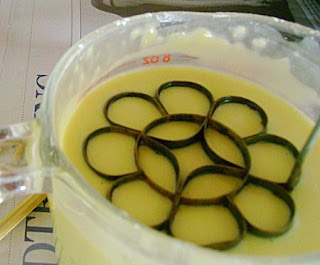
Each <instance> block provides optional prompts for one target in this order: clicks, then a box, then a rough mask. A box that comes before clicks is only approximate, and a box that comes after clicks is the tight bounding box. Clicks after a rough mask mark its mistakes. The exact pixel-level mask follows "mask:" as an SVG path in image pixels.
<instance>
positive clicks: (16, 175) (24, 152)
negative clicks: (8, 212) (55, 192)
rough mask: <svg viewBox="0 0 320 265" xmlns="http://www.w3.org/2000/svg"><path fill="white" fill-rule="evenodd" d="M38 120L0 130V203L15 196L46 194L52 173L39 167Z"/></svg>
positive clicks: (39, 129) (48, 190)
mask: <svg viewBox="0 0 320 265" xmlns="http://www.w3.org/2000/svg"><path fill="white" fill-rule="evenodd" d="M40 134H41V125H40V121H39V120H38V119H36V120H33V121H30V122H24V123H19V124H14V125H9V126H7V127H2V128H1V127H0V203H2V202H3V201H5V200H7V199H9V198H11V197H13V196H14V195H18V194H30V193H48V192H50V187H51V175H52V174H51V173H50V171H51V169H48V168H45V167H43V166H42V161H41V157H40V154H39V143H40Z"/></svg>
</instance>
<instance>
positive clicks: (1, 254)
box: [0, 0, 119, 265]
mask: <svg viewBox="0 0 320 265" xmlns="http://www.w3.org/2000/svg"><path fill="white" fill-rule="evenodd" d="M117 18H119V17H118V16H117V15H114V14H108V13H106V12H103V11H100V10H98V9H96V8H94V7H93V6H92V5H91V3H90V1H87V0H83V1H80V0H69V1H67V0H54V1H44V0H19V1H13V0H0V125H1V126H3V125H4V124H11V123H17V122H21V121H24V120H31V119H33V118H34V117H36V116H37V113H38V110H39V107H40V103H41V101H42V97H43V92H44V89H45V85H46V82H47V78H48V75H49V74H50V72H51V71H52V69H53V67H54V65H55V64H56V63H57V61H58V60H59V58H60V57H61V56H62V55H63V53H64V52H65V51H66V50H67V49H68V48H70V46H71V45H72V44H74V43H75V42H76V41H78V40H79V39H80V38H81V37H82V36H84V35H86V34H87V33H89V32H91V31H93V30H94V29H96V28H98V27H100V26H102V25H104V24H107V23H108V22H111V21H113V20H115V19H117ZM23 199H24V198H22V197H19V196H17V197H16V198H14V199H13V200H10V201H7V202H5V203H4V204H1V205H0V219H1V218H3V217H4V216H5V215H6V214H7V213H8V212H10V211H11V210H12V209H13V208H14V207H15V206H16V205H18V204H19V202H21V201H22V200H23ZM54 252H55V251H54V239H53V229H52V224H51V218H50V209H49V206H48V202H47V201H44V202H42V203H41V204H40V205H39V206H38V207H37V208H36V209H35V210H34V211H33V212H32V213H31V214H30V215H29V216H27V218H26V219H25V220H24V221H23V222H21V223H20V224H19V225H18V226H17V227H16V228H15V229H14V230H13V231H12V232H11V233H10V234H8V235H7V236H6V237H5V238H4V239H3V240H2V241H0V265H36V264H37V265H49V264H56V263H57V259H56V257H55V253H54Z"/></svg>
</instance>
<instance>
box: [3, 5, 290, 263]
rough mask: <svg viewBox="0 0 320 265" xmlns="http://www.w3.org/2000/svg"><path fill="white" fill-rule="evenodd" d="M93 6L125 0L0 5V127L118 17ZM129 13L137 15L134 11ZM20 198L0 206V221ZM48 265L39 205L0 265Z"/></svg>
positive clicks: (29, 109)
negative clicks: (78, 46) (87, 38)
mask: <svg viewBox="0 0 320 265" xmlns="http://www.w3.org/2000/svg"><path fill="white" fill-rule="evenodd" d="M98 2H100V4H101V3H104V5H105V4H106V3H108V2H110V3H120V2H121V3H122V4H124V3H125V2H126V1H105V0H104V1H102V0H101V1H99V0H92V1H91V2H90V1H89V0H54V1H45V0H19V1H14V0H0V126H3V125H4V124H12V123H17V122H21V121H25V120H31V119H33V118H35V117H37V113H38V110H39V108H40V105H41V101H42V98H43V92H44V90H45V86H46V82H47V79H48V76H49V75H50V72H51V71H52V69H53V67H54V65H55V64H56V63H57V61H58V60H59V58H60V57H61V56H62V55H63V53H64V52H65V51H66V50H67V49H68V48H70V46H71V45H73V44H74V43H75V42H76V41H78V40H79V39H80V38H81V37H83V36H84V35H86V34H87V33H89V32H91V31H93V30H94V29H96V28H99V27H100V26H102V25H105V24H107V23H109V22H111V21H114V20H116V19H118V18H119V16H118V15H116V14H114V13H117V12H114V13H108V12H104V11H102V10H99V9H98V8H99V7H101V5H98V4H99V3H98ZM131 2H132V1H131ZM136 2H137V1H135V2H132V3H136ZM145 2H150V1H145ZM168 2H169V1H168ZM189 2H190V3H191V2H195V1H189ZM94 6H96V7H98V8H95V7H94ZM102 9H103V8H102ZM121 10H123V11H126V9H121ZM134 10H135V12H143V11H141V10H142V9H141V10H140V9H139V7H137V8H135V9H134ZM111 11H112V9H111ZM116 11H118V9H117V10H116ZM128 14H129V13H126V12H122V13H121V15H122V16H125V15H128ZM293 17H295V14H293ZM23 199H24V198H23V197H16V198H14V199H12V200H9V201H7V202H5V203H3V204H1V205H0V219H1V218H3V217H4V216H5V215H6V214H7V213H9V212H10V211H11V210H12V209H13V208H14V207H15V206H16V205H18V204H19V202H21V201H22V200H23ZM54 264H57V259H56V256H55V249H54V239H53V229H52V224H51V217H50V209H49V206H48V202H47V201H46V200H45V201H43V202H42V203H41V204H40V205H39V206H38V207H37V208H36V209H35V210H34V211H33V212H32V213H31V214H30V215H29V216H27V217H26V218H25V220H24V221H23V222H21V223H20V224H19V225H18V226H17V227H16V228H15V229H14V230H13V231H12V232H11V233H9V234H8V235H7V236H6V237H5V238H4V239H3V240H2V241H0V265H54ZM93 265H94V264H93Z"/></svg>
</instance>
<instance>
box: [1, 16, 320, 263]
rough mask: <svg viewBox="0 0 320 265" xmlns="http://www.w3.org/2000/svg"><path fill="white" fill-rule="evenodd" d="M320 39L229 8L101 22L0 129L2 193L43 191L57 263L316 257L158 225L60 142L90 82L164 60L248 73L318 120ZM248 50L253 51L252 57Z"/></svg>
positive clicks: (4, 195) (290, 25)
mask: <svg viewBox="0 0 320 265" xmlns="http://www.w3.org/2000/svg"><path fill="white" fill-rule="evenodd" d="M216 40H218V42H216ZM221 40H222V42H223V41H227V42H228V43H230V44H232V46H230V47H231V49H224V48H223V47H225V46H223V44H224V43H221ZM212 41H213V42H212ZM319 41H320V33H319V32H316V31H313V30H311V29H308V28H305V27H302V26H299V25H296V24H293V23H289V22H285V21H281V20H278V19H274V18H268V17H262V16H255V15H244V14H228V13H217V14H200V13H183V12H181V13H174V12H173V13H170V12H166V13H158V14H146V15H143V16H138V17H133V18H128V19H123V20H120V21H117V22H115V23H112V24H110V25H107V26H105V27H104V28H101V29H98V30H97V31H95V32H93V33H92V34H90V35H89V36H87V37H85V38H84V39H82V40H81V41H80V42H78V43H77V44H76V45H75V46H74V47H72V48H71V49H70V50H69V51H68V52H67V53H66V54H65V55H64V56H63V58H62V59H61V60H60V62H59V63H58V64H57V65H56V67H55V69H54V71H53V72H52V74H51V76H50V79H49V81H48V84H47V87H46V95H45V100H44V103H43V105H42V108H41V115H40V118H39V119H37V120H35V121H32V122H29V123H24V124H17V125H12V126H7V127H3V128H1V129H0V147H1V150H2V152H1V160H0V161H1V162H0V173H1V182H0V183H1V186H0V192H1V196H0V197H1V200H4V199H6V198H9V197H10V196H13V194H17V193H37V192H45V193H48V194H49V196H50V202H51V209H52V215H53V220H54V229H55V236H56V250H57V254H58V257H59V264H60V265H64V264H77V265H86V264H95V265H99V264H116V265H122V264H139V265H144V264H159V265H160V264H186V265H189V264H190V265H191V264H209V265H210V264H212V265H213V264H233V263H234V264H246V265H247V264H319V260H320V252H314V253H309V254H304V255H299V256H288V257H277V258H271V257H249V256H238V255H231V254H228V253H225V252H217V251H214V250H208V249H204V248H201V247H198V246H194V245H192V244H189V243H186V242H181V241H179V240H176V239H173V238H169V237H167V236H165V235H162V234H160V233H158V232H155V231H153V230H151V229H149V228H147V227H145V226H143V225H141V224H138V223H137V222H135V221H133V220H132V219H131V218H129V217H128V216H127V215H126V214H124V213H123V212H121V211H120V210H118V209H116V208H115V207H114V206H112V205H111V204H110V203H109V202H108V201H106V200H105V198H103V197H101V196H100V195H98V194H97V193H96V192H95V191H94V190H93V189H92V188H91V187H90V186H89V185H88V184H87V182H86V181H85V180H84V178H83V177H82V176H81V174H79V172H78V171H77V170H76V169H75V168H74V167H73V166H72V164H71V163H70V162H69V161H68V159H67V158H66V157H65V155H64V153H63V151H62V149H61V141H62V138H63V133H64V129H65V127H66V124H67V123H68V120H69V118H70V115H71V114H72V111H73V110H74V108H75V107H76V106H77V105H78V103H79V102H80V101H81V100H82V98H83V97H84V96H85V95H86V94H87V93H88V92H90V90H91V89H93V88H94V87H95V86H96V84H98V83H100V82H102V81H104V80H107V79H108V78H111V77H112V76H114V75H117V74H119V73H122V72H125V71H129V70H133V69H136V68H141V67H150V66H151V67H152V66H157V65H164V64H170V65H191V66H195V67H197V66H199V67H200V66H201V67H206V68H211V69H214V70H217V71H223V72H227V73H230V74H233V75H238V76H241V77H244V78H246V79H249V80H251V81H253V82H256V83H259V84H260V85H261V86H262V87H264V88H266V89H267V90H269V91H270V92H271V93H274V94H276V95H278V96H280V97H282V98H283V99H284V100H286V101H287V102H289V103H291V104H293V105H294V106H295V107H296V108H298V109H299V110H301V111H302V112H304V113H305V114H306V115H307V116H308V117H310V118H311V119H313V120H315V119H316V118H317V116H318V113H319V106H320V95H319V90H318V89H319V87H320V86H319V85H320V76H319V73H320V59H319V58H320V56H319V55H320V48H319ZM213 45H214V46H213ZM248 54H250V56H253V58H256V59H254V60H248V58H249V57H248V56H247V55H248ZM257 58H258V59H257ZM259 58H263V60H262V61H261V60H260V59H259ZM266 58H268V62H269V63H266V60H264V59H266ZM262 62H263V63H262ZM274 62H278V63H279V62H284V63H286V65H288V69H287V70H288V72H289V73H291V74H292V76H293V77H294V80H296V82H292V80H293V79H292V78H291V77H289V78H287V76H283V75H281V73H279V71H278V69H277V68H276V67H274V66H275V64H273V63H274ZM306 69H307V71H306ZM271 77H272V78H271ZM11 147H13V148H11ZM4 151H6V152H4Z"/></svg>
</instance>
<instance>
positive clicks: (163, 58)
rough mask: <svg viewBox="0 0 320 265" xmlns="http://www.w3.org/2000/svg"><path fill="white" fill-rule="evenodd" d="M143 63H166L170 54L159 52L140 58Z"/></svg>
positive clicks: (169, 58)
mask: <svg viewBox="0 0 320 265" xmlns="http://www.w3.org/2000/svg"><path fill="white" fill-rule="evenodd" d="M142 60H143V62H142V64H143V65H149V64H157V63H168V62H170V61H171V54H160V55H152V56H147V57H143V58H142Z"/></svg>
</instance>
